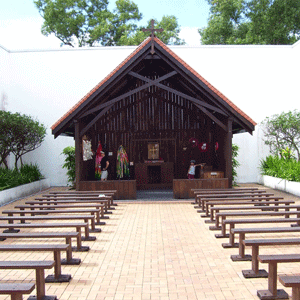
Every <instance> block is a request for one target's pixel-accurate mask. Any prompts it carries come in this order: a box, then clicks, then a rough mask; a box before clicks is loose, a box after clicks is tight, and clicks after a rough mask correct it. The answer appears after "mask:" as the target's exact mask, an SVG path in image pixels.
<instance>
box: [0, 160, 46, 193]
mask: <svg viewBox="0 0 300 300" xmlns="http://www.w3.org/2000/svg"><path fill="white" fill-rule="evenodd" d="M43 178H44V176H43V175H42V174H41V172H40V170H39V167H38V166H37V165H33V164H30V165H28V164H24V165H23V167H22V168H20V170H17V169H14V170H10V169H6V168H0V191H2V190H5V189H10V188H13V187H16V186H19V185H22V184H26V183H30V182H34V181H38V180H41V179H43Z"/></svg>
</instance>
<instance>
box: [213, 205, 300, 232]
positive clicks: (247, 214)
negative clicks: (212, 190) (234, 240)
mask: <svg viewBox="0 0 300 300" xmlns="http://www.w3.org/2000/svg"><path fill="white" fill-rule="evenodd" d="M278 208H280V206H279V207H278ZM296 209H297V210H294V211H293V210H290V211H255V212H253V211H251V212H243V211H242V212H226V213H225V212H223V213H222V212H221V213H217V214H216V221H215V226H210V227H209V229H210V230H219V229H221V234H220V235H216V237H228V235H227V236H226V223H225V222H224V221H225V220H226V218H227V217H242V216H243V217H264V216H285V218H289V217H290V216H291V215H296V217H297V218H300V205H297V208H296ZM220 217H221V222H220V223H221V226H220V225H219V224H220V223H219V218H220ZM274 219H275V218H274Z"/></svg>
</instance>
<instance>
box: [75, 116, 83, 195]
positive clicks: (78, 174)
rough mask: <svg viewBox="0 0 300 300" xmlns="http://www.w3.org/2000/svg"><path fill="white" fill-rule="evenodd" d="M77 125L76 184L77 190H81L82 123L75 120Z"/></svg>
mask: <svg viewBox="0 0 300 300" xmlns="http://www.w3.org/2000/svg"><path fill="white" fill-rule="evenodd" d="M74 123H75V184H76V190H78V189H79V182H80V180H81V174H82V140H81V137H80V134H79V132H80V123H79V122H78V120H74Z"/></svg>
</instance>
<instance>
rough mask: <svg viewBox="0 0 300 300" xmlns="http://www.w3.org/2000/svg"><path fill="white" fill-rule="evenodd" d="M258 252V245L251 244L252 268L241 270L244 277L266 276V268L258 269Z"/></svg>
mask: <svg viewBox="0 0 300 300" xmlns="http://www.w3.org/2000/svg"><path fill="white" fill-rule="evenodd" d="M258 252H259V247H258V246H252V269H251V270H243V271H242V273H243V275H244V277H245V278H268V273H267V271H266V270H259V269H258V264H259V261H258Z"/></svg>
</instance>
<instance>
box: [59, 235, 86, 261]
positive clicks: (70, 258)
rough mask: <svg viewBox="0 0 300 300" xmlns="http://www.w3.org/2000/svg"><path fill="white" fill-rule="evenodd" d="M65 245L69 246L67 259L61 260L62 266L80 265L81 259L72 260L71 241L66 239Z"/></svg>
mask: <svg viewBox="0 0 300 300" xmlns="http://www.w3.org/2000/svg"><path fill="white" fill-rule="evenodd" d="M66 244H68V245H69V247H68V250H67V259H64V258H63V259H61V264H62V265H80V263H81V259H80V258H73V257H72V239H71V238H66Z"/></svg>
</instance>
